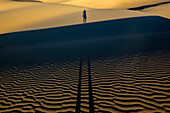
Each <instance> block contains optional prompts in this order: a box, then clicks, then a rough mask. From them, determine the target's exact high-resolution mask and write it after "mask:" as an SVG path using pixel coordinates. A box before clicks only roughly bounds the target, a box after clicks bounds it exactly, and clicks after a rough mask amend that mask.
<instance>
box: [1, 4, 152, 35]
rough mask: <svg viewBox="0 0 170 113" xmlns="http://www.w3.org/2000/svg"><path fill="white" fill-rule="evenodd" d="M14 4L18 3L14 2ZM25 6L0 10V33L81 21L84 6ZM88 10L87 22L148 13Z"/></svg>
mask: <svg viewBox="0 0 170 113" xmlns="http://www.w3.org/2000/svg"><path fill="white" fill-rule="evenodd" d="M15 4H20V3H18V2H16V3H15ZM31 4H33V5H32V6H29V5H28V6H25V7H20V8H15V9H12V10H6V9H5V11H1V12H0V18H1V21H0V24H1V27H0V34H2V33H8V32H15V31H23V30H32V29H42V28H50V27H58V26H66V25H72V24H80V23H82V16H81V15H82V11H83V10H84V8H82V7H77V6H69V5H62V4H57V3H55V4H52V3H31ZM87 10H88V22H95V21H103V20H110V19H119V18H128V17H137V16H146V15H149V14H145V13H140V12H134V11H126V10H95V9H87Z"/></svg>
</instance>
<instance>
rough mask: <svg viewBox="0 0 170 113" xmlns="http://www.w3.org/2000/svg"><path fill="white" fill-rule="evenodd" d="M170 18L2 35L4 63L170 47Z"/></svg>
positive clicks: (1, 61) (0, 59) (0, 50)
mask: <svg viewBox="0 0 170 113" xmlns="http://www.w3.org/2000/svg"><path fill="white" fill-rule="evenodd" d="M169 36H170V20H168V19H166V18H162V17H159V16H146V17H136V18H127V19H118V20H109V21H103V22H95V23H88V24H80V25H72V26H65V27H58V28H50V29H42V30H33V31H24V32H16V33H9V34H3V35H0V46H2V45H5V47H4V46H3V48H0V65H13V64H14V65H15V64H35V63H45V62H53V61H55V60H58V59H62V58H65V57H67V58H77V57H86V56H87V57H91V56H92V57H97V56H110V55H120V54H127V53H133V52H141V51H150V50H160V49H170V45H169V42H170V37H169Z"/></svg>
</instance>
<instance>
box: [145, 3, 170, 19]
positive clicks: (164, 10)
mask: <svg viewBox="0 0 170 113" xmlns="http://www.w3.org/2000/svg"><path fill="white" fill-rule="evenodd" d="M169 11H170V4H165V5H160V6H156V7H152V8H148V9H144V10H142V12H146V13H150V14H156V15H160V16H162V17H165V18H169V19H170V13H169Z"/></svg>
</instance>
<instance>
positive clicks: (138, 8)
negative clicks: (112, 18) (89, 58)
mask: <svg viewBox="0 0 170 113" xmlns="http://www.w3.org/2000/svg"><path fill="white" fill-rule="evenodd" d="M169 3H170V2H161V3H157V4H151V5H145V6H140V7H133V8H129V9H128V10H143V9H146V8H151V7H155V6H159V5H163V4H169Z"/></svg>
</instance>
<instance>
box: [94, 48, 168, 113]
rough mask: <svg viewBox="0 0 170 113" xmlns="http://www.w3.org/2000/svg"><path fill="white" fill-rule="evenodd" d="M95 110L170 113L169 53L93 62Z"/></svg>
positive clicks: (99, 111)
mask: <svg viewBox="0 0 170 113" xmlns="http://www.w3.org/2000/svg"><path fill="white" fill-rule="evenodd" d="M91 70H92V74H93V78H92V82H93V83H92V84H93V97H94V99H93V100H94V107H95V112H96V113H170V52H163V51H157V52H152V53H146V54H136V55H131V56H123V57H119V58H113V57H109V58H104V59H103V58H98V59H97V60H93V61H91Z"/></svg>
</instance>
